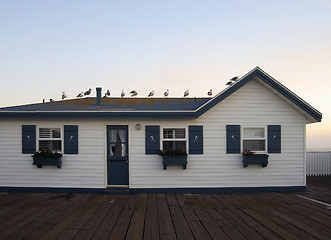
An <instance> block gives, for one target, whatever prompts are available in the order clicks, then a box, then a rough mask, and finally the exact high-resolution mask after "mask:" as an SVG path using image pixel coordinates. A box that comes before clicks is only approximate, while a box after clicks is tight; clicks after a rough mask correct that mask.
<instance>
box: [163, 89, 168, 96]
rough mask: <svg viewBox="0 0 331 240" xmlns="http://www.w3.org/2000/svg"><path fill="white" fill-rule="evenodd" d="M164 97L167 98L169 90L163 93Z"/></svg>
mask: <svg viewBox="0 0 331 240" xmlns="http://www.w3.org/2000/svg"><path fill="white" fill-rule="evenodd" d="M163 95H164V97H168V96H169V89H167V91H166V92H164V93H163Z"/></svg>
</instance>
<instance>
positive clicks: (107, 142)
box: [106, 125, 130, 187]
mask: <svg viewBox="0 0 331 240" xmlns="http://www.w3.org/2000/svg"><path fill="white" fill-rule="evenodd" d="M110 129H124V130H125V131H126V149H125V152H126V156H125V157H119V158H116V157H115V158H113V160H114V161H126V162H127V179H126V181H127V183H128V184H112V183H111V182H110V180H109V174H110V173H109V168H110V161H111V160H110V151H109V147H110V136H109V131H110ZM129 159H130V158H129V125H106V186H117V187H120V186H125V187H127V186H129V181H130V175H129V173H130V171H129V164H130V162H129Z"/></svg>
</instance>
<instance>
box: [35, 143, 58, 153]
mask: <svg viewBox="0 0 331 240" xmlns="http://www.w3.org/2000/svg"><path fill="white" fill-rule="evenodd" d="M61 149H62V148H61V140H56V141H51V140H46V141H45V140H42V141H39V151H53V152H60V151H61Z"/></svg>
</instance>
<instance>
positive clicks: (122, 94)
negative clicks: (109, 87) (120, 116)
mask: <svg viewBox="0 0 331 240" xmlns="http://www.w3.org/2000/svg"><path fill="white" fill-rule="evenodd" d="M124 96H125V92H124V89H122V92H121V98H123V97H124Z"/></svg>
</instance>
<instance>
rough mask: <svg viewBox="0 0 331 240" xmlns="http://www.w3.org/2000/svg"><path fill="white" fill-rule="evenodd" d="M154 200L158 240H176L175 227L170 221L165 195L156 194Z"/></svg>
mask: <svg viewBox="0 0 331 240" xmlns="http://www.w3.org/2000/svg"><path fill="white" fill-rule="evenodd" d="M156 199H157V209H158V213H159V229H160V239H162V240H163V239H176V232H175V227H174V225H173V222H172V219H171V214H170V211H169V207H168V204H167V200H166V197H165V194H157V198H156Z"/></svg>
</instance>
